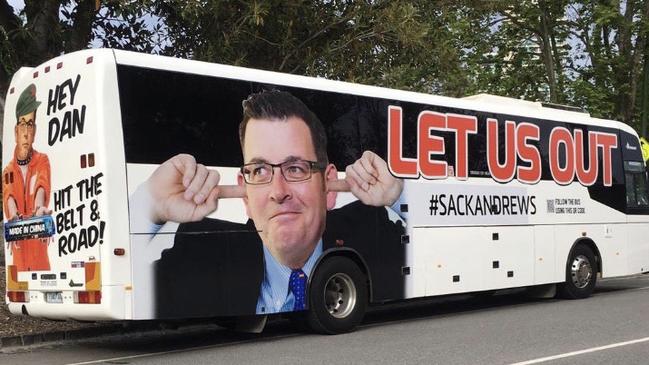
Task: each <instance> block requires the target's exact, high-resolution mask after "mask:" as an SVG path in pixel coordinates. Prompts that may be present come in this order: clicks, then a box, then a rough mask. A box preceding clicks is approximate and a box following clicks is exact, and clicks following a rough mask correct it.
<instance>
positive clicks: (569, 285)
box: [557, 245, 597, 299]
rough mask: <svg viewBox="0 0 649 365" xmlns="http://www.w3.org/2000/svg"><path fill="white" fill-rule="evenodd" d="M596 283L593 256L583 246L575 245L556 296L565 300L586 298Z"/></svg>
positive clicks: (595, 268)
mask: <svg viewBox="0 0 649 365" xmlns="http://www.w3.org/2000/svg"><path fill="white" fill-rule="evenodd" d="M596 282H597V261H595V254H593V251H592V250H591V249H590V248H589V247H588V246H585V245H577V246H576V247H575V248H574V249H573V250H572V253H571V254H570V258H569V259H568V263H567V265H566V281H565V282H564V283H562V284H559V285H558V287H557V289H558V290H557V294H558V296H560V297H561V298H566V299H582V298H587V297H589V296H590V295H591V294H592V293H593V289H594V288H595V284H596Z"/></svg>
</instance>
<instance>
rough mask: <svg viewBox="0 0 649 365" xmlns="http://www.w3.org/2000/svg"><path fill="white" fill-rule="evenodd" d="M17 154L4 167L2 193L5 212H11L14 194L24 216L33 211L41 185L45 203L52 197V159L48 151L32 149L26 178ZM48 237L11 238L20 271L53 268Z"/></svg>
mask: <svg viewBox="0 0 649 365" xmlns="http://www.w3.org/2000/svg"><path fill="white" fill-rule="evenodd" d="M16 161H17V159H16V152H15V151H14V158H13V159H12V160H11V161H10V162H9V164H8V165H7V166H6V167H5V168H4V170H2V191H3V192H2V195H3V207H4V212H5V214H6V213H7V212H9V204H8V202H9V198H10V197H11V198H13V199H14V200H15V202H16V206H17V207H18V212H17V214H19V215H21V216H23V217H24V218H28V217H31V216H32V215H33V214H34V208H35V207H34V199H35V198H36V192H37V191H38V189H39V188H43V189H45V206H47V205H48V204H49V200H50V160H49V159H48V158H47V155H46V154H43V153H39V152H36V150H33V149H32V159H31V161H29V163H28V164H27V176H26V177H25V178H23V173H22V170H21V169H20V165H18V163H17V162H16ZM48 242H49V238H47V239H41V238H34V239H25V240H20V241H15V242H10V244H11V253H12V255H13V265H16V266H17V267H18V271H37V270H50V260H49V258H48V256H47V243H48Z"/></svg>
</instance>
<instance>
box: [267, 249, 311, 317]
mask: <svg viewBox="0 0 649 365" xmlns="http://www.w3.org/2000/svg"><path fill="white" fill-rule="evenodd" d="M263 247H264V266H265V269H264V281H262V283H261V289H260V292H259V298H258V299H257V314H270V313H279V312H292V311H293V305H294V303H295V296H294V295H293V293H291V291H290V290H288V280H289V278H290V276H291V269H290V268H288V267H286V266H284V265H282V264H280V263H279V262H277V260H275V258H274V257H273V255H271V254H270V251H268V249H267V248H266V246H263ZM320 254H322V240H320V241H319V242H318V244H317V245H316V247H315V250H313V253H311V256H310V257H309V259H308V260H307V261H306V263H305V264H304V266H303V267H302V271H304V272H305V273H306V274H307V276H308V277H309V278H310V277H311V274H312V272H311V271H312V270H313V266H314V265H315V263H316V261H317V260H318V258H319V257H320Z"/></svg>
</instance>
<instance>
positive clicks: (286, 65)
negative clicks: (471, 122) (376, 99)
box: [0, 0, 649, 135]
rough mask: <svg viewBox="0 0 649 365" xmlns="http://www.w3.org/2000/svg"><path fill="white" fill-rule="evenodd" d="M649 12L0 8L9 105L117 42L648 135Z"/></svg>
mask: <svg viewBox="0 0 649 365" xmlns="http://www.w3.org/2000/svg"><path fill="white" fill-rule="evenodd" d="M648 17H649V0H626V1H620V0H580V1H571V0H523V1H514V0H497V1H491V0H475V1H470V0H459V1H450V0H415V1H402V0H394V1H384V0H365V1H352V0H310V1H307V0H293V1H284V0H267V1H262V0H238V1H229V0H228V1H226V0H187V1H181V0H159V1H153V0H142V1H134V0H77V1H72V0H27V1H25V8H24V9H14V8H12V6H10V5H9V3H7V1H6V0H0V62H1V65H0V97H4V93H6V90H7V87H8V84H9V81H10V79H11V75H12V74H13V73H14V72H15V71H16V70H17V69H18V68H19V67H20V66H24V65H26V66H34V65H38V64H40V63H42V62H44V61H45V60H47V59H49V58H52V57H54V56H57V55H59V54H61V53H67V52H72V51H75V50H78V49H83V48H87V47H91V46H94V47H96V46H103V47H113V48H119V49H129V50H136V51H141V52H148V53H159V54H164V55H170V56H177V57H184V58H192V59H198V60H204V61H209V62H219V63H225V64H234V65H243V66H249V67H255V68H261V69H267V70H275V71H281V72H288V73H296V74H302V75H310V76H320V77H326V78H330V79H335V80H344V81H350V82H359V83H365V84H372V85H378V86H385V87H390V88H398V89H405V90H412V91H420V92H426V93H434V94H441V95H447V96H454V97H461V96H466V95H472V94H476V93H491V94H497V95H503V96H510V97H515V98H522V99H526V100H541V101H546V102H555V103H563V104H570V105H573V106H577V107H581V108H583V109H585V110H587V111H588V112H590V113H591V115H592V116H595V117H600V118H608V119H616V120H621V121H623V122H625V123H628V124H630V125H632V126H633V127H635V128H636V129H637V130H638V131H639V132H640V133H641V134H643V135H646V133H647V131H646V124H647V123H646V120H645V118H646V115H647V114H648V113H647V111H646V110H647V109H648V108H649V102H647V99H648V98H647V97H646V95H647V94H649V93H648V92H646V91H645V89H646V88H647V86H648V85H649V70H648V69H649V67H648V60H649V58H648V57H647V56H648V54H649V49H648V47H647V41H646V39H647V35H649V22H648ZM0 106H1V104H0Z"/></svg>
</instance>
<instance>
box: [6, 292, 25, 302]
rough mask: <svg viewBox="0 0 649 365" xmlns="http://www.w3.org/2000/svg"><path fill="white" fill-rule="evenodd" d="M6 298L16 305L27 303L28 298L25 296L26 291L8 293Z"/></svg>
mask: <svg viewBox="0 0 649 365" xmlns="http://www.w3.org/2000/svg"><path fill="white" fill-rule="evenodd" d="M7 296H8V297H9V301H10V302H17V303H27V302H29V297H28V296H27V292H26V291H8V292H7Z"/></svg>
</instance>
